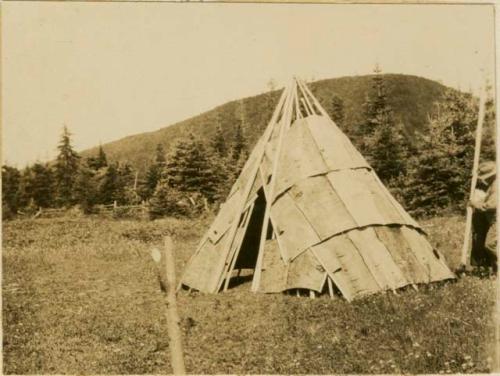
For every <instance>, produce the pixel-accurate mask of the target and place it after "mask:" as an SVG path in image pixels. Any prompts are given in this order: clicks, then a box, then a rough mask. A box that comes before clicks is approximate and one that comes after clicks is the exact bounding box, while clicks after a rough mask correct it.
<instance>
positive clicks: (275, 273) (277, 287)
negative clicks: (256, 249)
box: [259, 239, 287, 293]
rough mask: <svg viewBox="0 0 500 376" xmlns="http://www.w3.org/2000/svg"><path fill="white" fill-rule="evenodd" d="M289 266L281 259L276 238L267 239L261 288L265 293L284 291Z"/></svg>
mask: <svg viewBox="0 0 500 376" xmlns="http://www.w3.org/2000/svg"><path fill="white" fill-rule="evenodd" d="M286 274H287V266H286V264H285V262H284V261H283V260H282V259H281V255H280V251H279V247H278V243H277V241H276V240H274V239H273V240H267V241H266V244H265V246H264V258H263V260H262V271H261V280H260V286H259V290H260V291H261V292H265V293H273V292H282V291H284V290H285V289H286Z"/></svg>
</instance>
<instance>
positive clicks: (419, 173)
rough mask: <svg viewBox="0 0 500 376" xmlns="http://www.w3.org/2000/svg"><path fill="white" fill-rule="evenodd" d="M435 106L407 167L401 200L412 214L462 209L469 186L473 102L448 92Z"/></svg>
mask: <svg viewBox="0 0 500 376" xmlns="http://www.w3.org/2000/svg"><path fill="white" fill-rule="evenodd" d="M436 107H437V111H436V114H435V115H434V116H433V117H432V118H431V119H430V123H429V126H428V130H426V133H425V134H424V135H421V136H420V142H419V148H418V153H415V155H414V156H413V157H412V158H411V159H410V164H409V170H410V171H409V174H408V179H407V184H406V185H407V187H406V192H405V201H406V202H407V203H408V208H409V209H410V210H411V211H413V212H414V213H416V214H434V213H436V212H437V211H438V210H440V209H443V208H454V209H458V208H464V207H465V201H466V198H467V197H468V191H469V187H470V179H471V170H472V163H473V155H474V132H475V127H476V122H477V114H478V108H477V101H474V100H472V98H471V96H470V95H464V94H463V93H459V92H457V91H455V90H452V89H450V90H448V91H447V92H446V93H445V94H444V96H443V99H442V100H441V101H440V102H438V103H437V104H436Z"/></svg>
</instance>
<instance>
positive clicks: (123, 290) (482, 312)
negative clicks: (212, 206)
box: [3, 217, 495, 374]
mask: <svg viewBox="0 0 500 376" xmlns="http://www.w3.org/2000/svg"><path fill="white" fill-rule="evenodd" d="M207 223H208V219H204V220H200V221H182V220H174V219H167V220H159V221H155V222H146V221H144V222H141V221H114V220H109V219H93V220H91V219H89V218H73V219H71V218H67V219H40V220H36V221H32V220H23V221H13V222H7V223H4V227H3V230H4V245H3V267H4V273H3V327H4V372H5V373H11V374H12V373H17V374H27V373H44V374H47V373H87V374H88V373H93V374H95V373H101V374H102V373H115V374H116V373H121V374H123V373H135V374H140V373H169V372H171V369H170V365H169V362H168V340H167V333H166V322H165V317H164V312H163V304H164V303H163V300H162V296H161V294H160V291H159V289H158V286H157V280H156V275H155V270H154V265H153V262H152V260H151V258H150V250H151V248H152V247H154V246H160V245H161V240H162V236H163V235H165V234H171V235H173V236H174V238H175V240H176V250H177V256H178V257H177V268H178V270H182V269H183V267H184V265H185V262H186V261H187V259H188V257H189V256H190V254H191V253H192V251H193V249H194V248H195V246H196V242H197V239H198V237H199V236H200V234H201V233H202V232H203V230H204V228H205V226H206V225H207ZM424 225H430V226H433V227H427V228H426V229H427V231H428V232H429V234H430V236H431V240H432V242H433V243H435V244H436V245H439V248H440V249H441V250H442V251H443V253H444V254H445V255H446V257H447V259H448V260H449V262H450V264H451V266H452V267H453V266H455V265H456V264H457V263H458V257H459V255H458V250H459V249H460V245H461V234H462V227H463V223H461V219H460V218H457V217H451V218H437V219H434V220H430V221H426V222H425V223H424ZM494 284H495V280H494V279H493V278H478V277H472V276H469V277H464V278H462V279H460V280H458V281H457V282H456V283H447V284H444V285H439V286H437V285H433V286H428V287H425V288H421V289H420V291H419V292H416V291H413V290H407V291H402V292H401V293H400V294H399V295H394V294H392V293H390V294H381V295H377V296H373V297H369V298H365V299H362V300H359V301H356V302H354V303H352V304H349V303H346V302H345V301H344V300H342V299H335V300H332V299H329V298H327V297H321V298H317V299H314V300H311V299H308V298H297V297H291V296H286V295H258V294H251V293H249V292H248V287H249V286H248V284H244V285H240V286H239V287H237V288H235V289H232V290H230V291H229V292H228V293H225V294H220V295H216V296H213V295H203V294H191V295H189V294H188V293H186V292H182V293H180V294H179V306H180V314H181V316H182V318H183V319H182V328H183V332H184V347H185V356H186V367H187V369H188V371H189V372H191V373H287V374H288V373H438V372H444V373H457V372H471V373H472V372H474V373H477V372H488V371H489V370H490V363H489V362H490V359H489V357H490V356H492V352H493V349H492V343H493V335H494V330H493V322H492V316H491V312H492V307H493V304H494Z"/></svg>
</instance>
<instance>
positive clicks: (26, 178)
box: [19, 165, 33, 208]
mask: <svg viewBox="0 0 500 376" xmlns="http://www.w3.org/2000/svg"><path fill="white" fill-rule="evenodd" d="M32 181H33V171H32V169H31V166H30V165H27V166H26V167H25V168H24V169H23V170H22V171H21V182H20V184H19V207H20V208H25V207H26V206H28V205H29V204H30V202H31V201H33V192H32V184H31V182H32Z"/></svg>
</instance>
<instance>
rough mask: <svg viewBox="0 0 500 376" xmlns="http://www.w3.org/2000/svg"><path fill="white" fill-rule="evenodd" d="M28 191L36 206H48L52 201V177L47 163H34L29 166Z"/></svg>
mask: <svg viewBox="0 0 500 376" xmlns="http://www.w3.org/2000/svg"><path fill="white" fill-rule="evenodd" d="M27 184H29V185H30V188H29V191H30V195H31V198H32V199H33V201H34V204H35V205H36V206H37V207H42V208H48V207H51V206H52V205H53V203H54V178H53V173H52V170H51V168H50V166H48V165H43V164H41V163H35V164H34V165H33V166H32V167H31V174H30V181H28V182H27Z"/></svg>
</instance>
